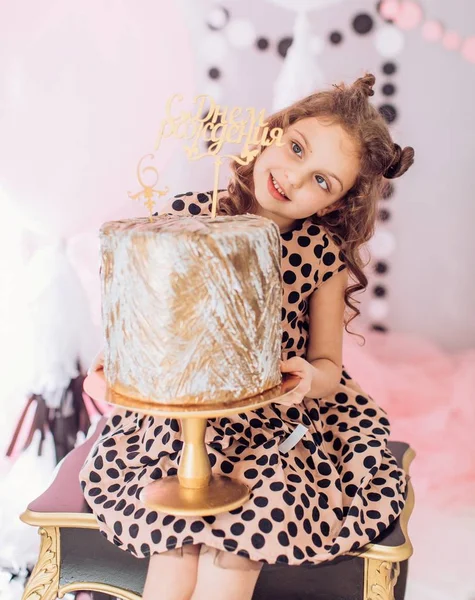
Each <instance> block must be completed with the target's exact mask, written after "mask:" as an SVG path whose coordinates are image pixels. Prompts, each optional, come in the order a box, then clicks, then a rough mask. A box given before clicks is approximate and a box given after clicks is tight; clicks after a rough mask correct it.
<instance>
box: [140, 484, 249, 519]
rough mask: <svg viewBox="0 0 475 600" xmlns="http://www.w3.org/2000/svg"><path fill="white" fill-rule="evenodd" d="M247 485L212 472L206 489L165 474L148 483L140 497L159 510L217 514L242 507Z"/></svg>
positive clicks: (179, 514)
mask: <svg viewBox="0 0 475 600" xmlns="http://www.w3.org/2000/svg"><path fill="white" fill-rule="evenodd" d="M249 497H250V492H249V488H248V487H247V485H244V484H243V483H239V481H236V480H235V479H231V478H230V477H226V475H212V476H211V478H210V480H209V483H208V485H206V486H205V487H202V488H197V489H193V488H186V487H184V486H183V485H182V484H181V483H180V480H179V479H178V476H173V477H165V478H163V479H160V480H158V481H154V482H153V483H150V484H149V485H147V486H146V487H145V488H144V489H143V490H142V493H141V494H140V500H141V501H142V502H143V503H144V504H145V505H146V506H147V507H148V508H151V509H153V510H158V511H159V512H164V513H167V514H171V515H176V516H197V517H204V516H207V515H217V514H219V513H223V512H228V511H230V510H233V509H235V508H238V507H239V506H242V505H243V504H244V503H245V502H247V500H249Z"/></svg>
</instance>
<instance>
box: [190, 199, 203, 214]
mask: <svg viewBox="0 0 475 600" xmlns="http://www.w3.org/2000/svg"><path fill="white" fill-rule="evenodd" d="M188 210H189V211H190V213H191V214H192V215H199V214H200V212H201V207H200V206H198V204H194V203H193V202H192V203H191V204H190V206H189V207H188Z"/></svg>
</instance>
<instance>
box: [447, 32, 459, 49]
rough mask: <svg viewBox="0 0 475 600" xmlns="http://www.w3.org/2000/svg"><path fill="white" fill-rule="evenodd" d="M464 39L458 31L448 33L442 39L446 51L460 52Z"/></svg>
mask: <svg viewBox="0 0 475 600" xmlns="http://www.w3.org/2000/svg"><path fill="white" fill-rule="evenodd" d="M461 43H462V38H461V37H460V35H459V34H458V33H457V32H456V31H447V32H446V33H445V34H444V37H443V38H442V45H443V46H444V48H445V49H446V50H458V48H460V44H461Z"/></svg>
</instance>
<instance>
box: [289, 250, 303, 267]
mask: <svg viewBox="0 0 475 600" xmlns="http://www.w3.org/2000/svg"><path fill="white" fill-rule="evenodd" d="M289 262H290V264H291V265H292V266H293V267H299V266H300V264H301V263H302V257H301V256H300V254H295V253H294V254H291V255H290V256H289Z"/></svg>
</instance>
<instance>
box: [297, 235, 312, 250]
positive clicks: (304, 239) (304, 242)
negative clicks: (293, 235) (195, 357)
mask: <svg viewBox="0 0 475 600" xmlns="http://www.w3.org/2000/svg"><path fill="white" fill-rule="evenodd" d="M297 243H298V245H299V246H301V247H302V248H306V247H307V246H310V238H309V237H308V235H299V237H298V238H297Z"/></svg>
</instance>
